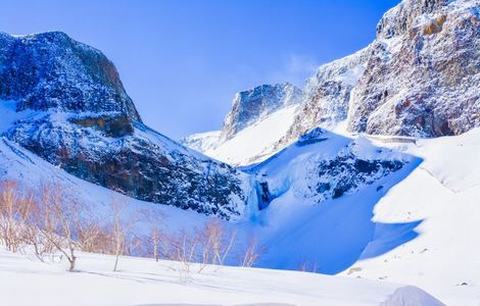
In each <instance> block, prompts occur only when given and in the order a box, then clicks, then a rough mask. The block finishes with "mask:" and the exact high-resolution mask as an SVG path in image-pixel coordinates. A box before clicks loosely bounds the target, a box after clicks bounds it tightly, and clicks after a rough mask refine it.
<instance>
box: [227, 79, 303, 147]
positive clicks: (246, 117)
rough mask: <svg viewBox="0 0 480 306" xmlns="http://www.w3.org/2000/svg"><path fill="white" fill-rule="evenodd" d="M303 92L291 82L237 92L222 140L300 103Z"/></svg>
mask: <svg viewBox="0 0 480 306" xmlns="http://www.w3.org/2000/svg"><path fill="white" fill-rule="evenodd" d="M302 94H303V93H302V90H301V89H299V88H298V87H296V86H294V85H292V84H290V83H281V84H274V85H270V84H264V85H260V86H257V87H255V88H253V89H250V90H246V91H242V92H239V93H237V94H236V95H235V98H234V99H233V106H232V110H231V111H230V112H229V113H228V115H227V116H226V118H225V121H224V124H223V129H222V135H221V139H222V141H225V140H228V139H231V138H232V137H233V136H235V134H237V133H238V132H239V131H241V130H242V129H244V128H245V127H247V126H249V125H251V124H253V123H255V122H257V121H258V120H259V119H261V118H263V117H265V116H268V115H269V114H271V113H273V112H274V111H276V110H278V109H280V108H283V107H286V106H289V105H294V104H299V103H300V102H301V100H302Z"/></svg>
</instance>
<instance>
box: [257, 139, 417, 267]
mask: <svg viewBox="0 0 480 306" xmlns="http://www.w3.org/2000/svg"><path fill="white" fill-rule="evenodd" d="M338 137H342V136H338ZM404 156H405V155H404ZM409 160H410V161H409V162H408V163H407V164H405V165H404V166H403V167H402V168H401V169H400V170H398V171H396V172H393V173H391V174H389V175H387V176H386V177H383V178H381V179H379V180H378V181H376V182H375V183H374V184H371V185H369V186H366V187H364V188H362V190H360V191H359V192H356V193H354V194H345V195H343V196H342V197H340V198H337V199H335V200H328V201H325V202H322V203H321V204H319V205H318V206H314V207H311V206H309V207H307V206H308V205H302V204H301V203H298V204H297V203H294V202H284V203H279V202H275V201H274V202H272V205H271V206H269V207H268V208H267V209H266V210H265V211H264V212H262V214H263V217H262V218H263V219H264V220H265V222H266V223H269V222H270V223H272V222H276V223H277V224H280V223H281V224H282V226H277V227H276V228H275V230H274V232H270V233H265V236H264V237H263V238H264V239H263V242H264V243H265V245H266V246H267V248H268V250H267V252H266V253H265V254H264V255H263V256H262V257H261V258H260V259H259V262H258V264H257V266H259V267H264V268H274V269H289V270H298V269H301V268H303V267H304V268H305V269H306V270H308V271H312V272H320V273H324V274H337V273H340V272H342V271H344V270H346V269H348V268H349V267H351V266H352V265H353V264H354V263H355V262H357V261H358V260H360V259H366V258H372V257H377V256H380V255H382V254H385V253H387V252H389V251H391V250H393V249H395V248H396V247H398V246H401V245H403V244H405V243H407V242H409V241H411V240H413V239H415V238H416V237H418V235H419V233H418V232H417V231H416V230H415V229H416V227H417V226H419V225H420V224H421V223H422V221H423V220H414V221H413V220H412V221H411V222H405V223H396V224H386V223H376V222H374V221H372V219H373V217H374V213H373V211H374V208H375V206H376V205H377V203H378V202H379V201H380V200H381V199H382V198H383V197H384V196H385V195H386V194H387V193H388V192H389V190H390V189H391V188H392V187H394V186H395V185H397V184H398V183H400V182H401V181H403V180H404V179H405V178H406V177H408V176H409V175H410V174H411V173H412V172H413V171H414V170H415V169H416V168H417V167H418V166H419V165H420V164H421V163H422V162H423V160H422V159H420V158H418V157H415V156H409ZM279 200H280V201H281V199H279ZM277 205H280V209H279V210H277V208H276V206H277ZM290 205H295V207H296V209H295V210H288V212H287V213H283V214H282V209H285V207H289V206H290ZM282 207H283V208H282ZM290 207H291V206H290ZM297 207H298V209H297ZM275 218H278V220H275ZM302 266H303V267H302Z"/></svg>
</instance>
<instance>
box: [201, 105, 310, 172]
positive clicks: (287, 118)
mask: <svg viewBox="0 0 480 306" xmlns="http://www.w3.org/2000/svg"><path fill="white" fill-rule="evenodd" d="M300 107H301V106H300V105H293V106H288V107H285V108H282V109H280V110H278V111H276V112H274V113H272V114H270V115H269V116H267V117H265V118H264V119H263V120H260V121H258V122H256V123H255V124H253V125H250V126H248V127H246V128H245V129H243V130H242V131H240V132H239V133H238V134H236V135H235V137H233V138H232V139H230V140H227V141H226V142H224V143H222V144H220V145H219V146H218V147H216V148H214V149H210V150H207V151H206V152H205V154H206V155H208V156H210V157H212V158H215V159H217V160H220V161H223V162H226V163H229V164H232V165H247V164H250V163H252V162H255V161H259V160H262V159H264V158H265V157H268V156H269V155H271V153H272V151H271V150H272V148H273V147H274V145H275V143H277V142H278V141H279V140H280V139H281V138H282V137H283V136H284V135H285V134H286V133H287V131H288V129H289V128H290V126H291V125H292V124H293V120H294V119H295V114H296V113H297V110H298V109H299V108H300ZM239 148H241V150H240V149H239Z"/></svg>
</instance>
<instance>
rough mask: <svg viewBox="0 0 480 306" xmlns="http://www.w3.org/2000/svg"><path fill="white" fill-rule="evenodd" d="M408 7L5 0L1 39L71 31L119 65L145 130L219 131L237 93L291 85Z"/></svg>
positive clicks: (294, 1) (387, 2)
mask: <svg viewBox="0 0 480 306" xmlns="http://www.w3.org/2000/svg"><path fill="white" fill-rule="evenodd" d="M398 2H399V0H316V1H314V0H311V1H307V0H236V1H233V0H203V1H200V0H183V1H182V0H171V1H160V0H158V1H154V0H151V1H148V0H129V1H122V0H105V1H101V0H77V1H63V0H42V1H34V0H31V1H25V0H2V3H1V10H0V30H1V31H5V32H8V33H12V34H27V33H33V32H43V31H51V30H60V31H64V32H66V33H67V34H69V35H70V36H72V37H73V38H75V39H77V40H79V41H82V42H85V43H87V44H90V45H92V46H94V47H96V48H98V49H100V50H102V51H103V52H104V53H105V54H106V55H107V56H108V57H109V58H110V59H111V60H112V61H113V62H114V63H115V64H116V66H117V68H118V70H119V71H120V75H121V77H122V80H123V83H124V85H125V87H126V89H127V91H128V93H129V95H130V96H131V97H132V98H133V100H134V101H135V104H136V105H137V107H138V109H139V111H140V114H141V116H142V117H143V119H144V121H145V122H146V123H148V124H149V125H150V126H152V127H153V128H155V129H157V130H159V131H160V132H162V133H164V134H166V135H168V136H170V137H173V138H179V137H182V136H184V135H187V134H190V133H193V132H201V131H207V130H212V129H217V128H219V127H220V126H221V123H222V120H223V117H224V116H225V114H226V113H227V112H228V110H229V109H230V106H231V100H232V97H233V95H234V93H235V92H237V91H240V90H244V89H247V88H250V87H253V86H255V85H259V84H263V83H271V82H279V81H290V82H293V83H295V84H297V85H303V82H304V80H305V79H306V78H307V77H309V76H310V75H311V74H312V73H313V71H314V70H315V68H316V67H317V66H318V65H320V64H322V63H325V62H328V61H331V60H333V59H336V58H340V57H343V56H345V55H348V54H350V53H352V52H354V51H356V50H359V49H361V48H363V47H364V46H366V45H367V44H368V43H370V42H371V41H372V39H373V38H374V36H375V27H376V24H377V22H378V20H379V19H380V17H381V16H382V14H383V13H384V12H385V11H386V10H388V9H389V8H391V7H393V6H394V5H396V4H397V3H398Z"/></svg>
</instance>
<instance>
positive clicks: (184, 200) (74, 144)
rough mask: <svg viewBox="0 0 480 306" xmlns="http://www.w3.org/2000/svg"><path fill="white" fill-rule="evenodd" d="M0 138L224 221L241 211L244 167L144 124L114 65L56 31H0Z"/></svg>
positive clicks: (135, 193)
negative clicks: (3, 113) (3, 107)
mask: <svg viewBox="0 0 480 306" xmlns="http://www.w3.org/2000/svg"><path fill="white" fill-rule="evenodd" d="M2 100H4V101H10V102H9V104H11V101H14V104H15V106H16V113H15V120H13V121H12V122H13V123H12V124H11V125H10V126H8V127H7V128H4V129H3V130H0V136H5V137H7V138H9V139H10V140H13V141H15V142H17V143H18V144H20V145H21V146H23V147H25V148H27V149H29V150H30V151H32V152H34V153H35V154H37V155H39V156H40V157H42V158H44V159H45V160H47V161H48V162H50V163H52V164H54V165H58V166H60V167H61V168H63V169H65V170H66V171H67V172H69V173H71V174H74V175H75V176H77V177H80V178H82V179H85V180H87V181H90V182H93V183H96V184H99V185H102V186H105V187H107V188H110V189H113V190H116V191H119V192H122V193H124V194H127V195H129V196H132V197H134V198H137V199H140V200H145V201H151V202H156V203H161V204H167V205H173V206H176V207H180V208H183V209H192V210H195V211H197V212H200V213H204V214H207V215H210V214H215V215H218V216H220V217H223V218H225V219H232V218H238V217H240V216H242V214H243V212H244V210H245V206H246V203H247V195H248V194H249V190H250V186H249V183H248V182H249V181H248V178H247V177H246V175H244V174H242V173H240V172H238V171H236V170H235V169H233V168H231V167H230V166H228V165H225V164H222V163H219V162H215V161H213V160H211V159H209V158H207V157H205V156H203V155H201V154H198V153H196V152H193V151H191V150H188V149H186V148H184V147H183V146H181V145H179V144H177V143H175V142H174V141H172V140H170V139H168V138H167V137H165V136H163V135H160V134H158V133H157V132H155V131H153V130H151V129H149V128H148V127H147V126H145V125H144V124H143V123H142V122H141V119H140V116H139V115H138V113H137V111H136V110H135V106H134V104H133V102H132V100H131V99H130V98H129V97H128V95H127V94H126V92H125V90H124V88H123V86H122V83H121V81H120V78H119V76H118V72H117V70H116V69H115V66H114V65H113V64H112V63H111V62H110V61H109V60H108V59H107V58H106V57H105V56H104V55H103V54H102V53H101V52H100V51H98V50H95V49H93V48H91V47H88V46H86V45H83V44H81V43H78V42H76V41H74V40H72V39H71V38H69V37H68V36H67V35H65V34H63V33H59V32H51V33H44V34H38V35H32V36H25V37H12V36H10V35H7V34H0V103H4V104H5V103H6V102H2Z"/></svg>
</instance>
